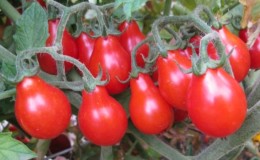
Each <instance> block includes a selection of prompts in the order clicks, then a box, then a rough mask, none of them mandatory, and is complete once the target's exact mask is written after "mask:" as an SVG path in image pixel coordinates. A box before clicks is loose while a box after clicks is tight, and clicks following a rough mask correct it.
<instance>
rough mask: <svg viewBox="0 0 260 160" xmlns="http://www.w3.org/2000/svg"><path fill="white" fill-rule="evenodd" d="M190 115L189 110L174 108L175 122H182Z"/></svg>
mask: <svg viewBox="0 0 260 160" xmlns="http://www.w3.org/2000/svg"><path fill="white" fill-rule="evenodd" d="M187 117H188V112H187V111H184V110H181V109H174V122H182V121H184V120H185V119H186V118H187Z"/></svg>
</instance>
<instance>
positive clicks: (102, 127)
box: [78, 86, 128, 146]
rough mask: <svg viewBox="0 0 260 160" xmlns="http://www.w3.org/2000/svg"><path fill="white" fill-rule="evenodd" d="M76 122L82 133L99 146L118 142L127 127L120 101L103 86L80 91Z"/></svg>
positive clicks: (125, 116)
mask: <svg viewBox="0 0 260 160" xmlns="http://www.w3.org/2000/svg"><path fill="white" fill-rule="evenodd" d="M82 96H83V99H82V104H81V106H80V109H79V114H78V122H79V128H80V130H81V132H82V133H83V135H84V136H85V137H86V138H87V139H88V140H89V141H91V142H92V143H94V144H96V145H100V146H110V145H115V144H116V143H118V142H120V140H121V139H122V137H123V136H124V134H125V132H126V129H127V123H128V122H127V115H126V112H125V110H124V109H123V107H122V106H121V104H120V103H118V102H117V101H116V100H115V99H113V98H112V97H111V96H110V95H108V93H107V91H106V89H105V88H104V87H98V86H97V87H96V88H95V89H94V91H92V92H90V93H88V92H87V91H85V90H84V91H82Z"/></svg>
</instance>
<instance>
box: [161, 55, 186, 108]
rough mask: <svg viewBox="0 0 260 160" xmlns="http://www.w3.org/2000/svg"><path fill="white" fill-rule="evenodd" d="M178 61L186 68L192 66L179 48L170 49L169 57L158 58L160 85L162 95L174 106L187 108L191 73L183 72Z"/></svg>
mask: <svg viewBox="0 0 260 160" xmlns="http://www.w3.org/2000/svg"><path fill="white" fill-rule="evenodd" d="M176 62H178V63H179V65H180V66H181V67H183V68H185V69H189V68H190V67H191V61H190V59H189V58H188V57H187V56H184V55H182V54H181V53H180V51H179V50H174V51H168V56H167V58H163V57H161V56H160V57H159V58H158V59H157V63H156V64H157V67H158V85H159V90H160V93H161V95H162V97H163V98H164V99H165V100H166V101H167V102H168V103H169V104H170V105H171V106H173V107H175V108H178V109H182V110H187V105H186V100H187V92H188V89H189V85H190V80H191V74H185V73H183V72H182V71H181V70H180V68H179V67H178V65H177V64H176Z"/></svg>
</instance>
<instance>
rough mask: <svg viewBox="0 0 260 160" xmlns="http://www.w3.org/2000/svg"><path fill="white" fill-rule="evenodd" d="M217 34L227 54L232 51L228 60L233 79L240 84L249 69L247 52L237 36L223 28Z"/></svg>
mask: <svg viewBox="0 0 260 160" xmlns="http://www.w3.org/2000/svg"><path fill="white" fill-rule="evenodd" d="M218 32H219V36H220V38H221V41H222V42H223V44H224V46H225V47H226V52H227V54H228V53H230V52H231V51H232V49H233V51H232V53H231V55H230V58H229V60H230V64H231V68H232V70H233V73H234V76H235V79H236V80H237V81H238V82H241V81H242V80H243V79H244V78H245V77H246V75H247V73H248V71H249V68H250V54H249V50H248V49H247V46H246V44H245V43H244V42H243V41H242V40H241V39H240V38H239V37H238V36H236V35H234V34H233V33H231V32H230V31H229V30H228V29H227V28H226V27H225V26H223V27H222V28H221V29H220V30H219V31H218Z"/></svg>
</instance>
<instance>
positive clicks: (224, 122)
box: [188, 68, 247, 137]
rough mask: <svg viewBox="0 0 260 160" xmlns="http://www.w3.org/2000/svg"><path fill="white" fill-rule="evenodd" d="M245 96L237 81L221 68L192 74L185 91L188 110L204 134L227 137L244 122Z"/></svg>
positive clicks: (245, 110)
mask: <svg viewBox="0 0 260 160" xmlns="http://www.w3.org/2000/svg"><path fill="white" fill-rule="evenodd" d="M246 113H247V100H246V96H245V93H244V91H243V90H242V88H241V87H240V85H239V83H238V82H237V81H236V80H235V79H234V78H232V77H231V76H230V75H229V74H228V73H227V72H226V71H224V69H223V68H216V69H208V70H207V71H206V73H205V74H203V75H200V76H196V75H193V76H192V79H191V85H190V89H189V93H188V114H189V118H190V119H191V121H192V123H193V124H194V125H195V126H196V127H197V128H198V129H199V130H200V131H202V132H203V133H204V134H207V135H210V136H213V137H226V136H229V135H231V134H233V133H235V132H236V131H237V130H238V129H239V128H240V127H241V126H242V124H243V122H244V120H245V118H246Z"/></svg>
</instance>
